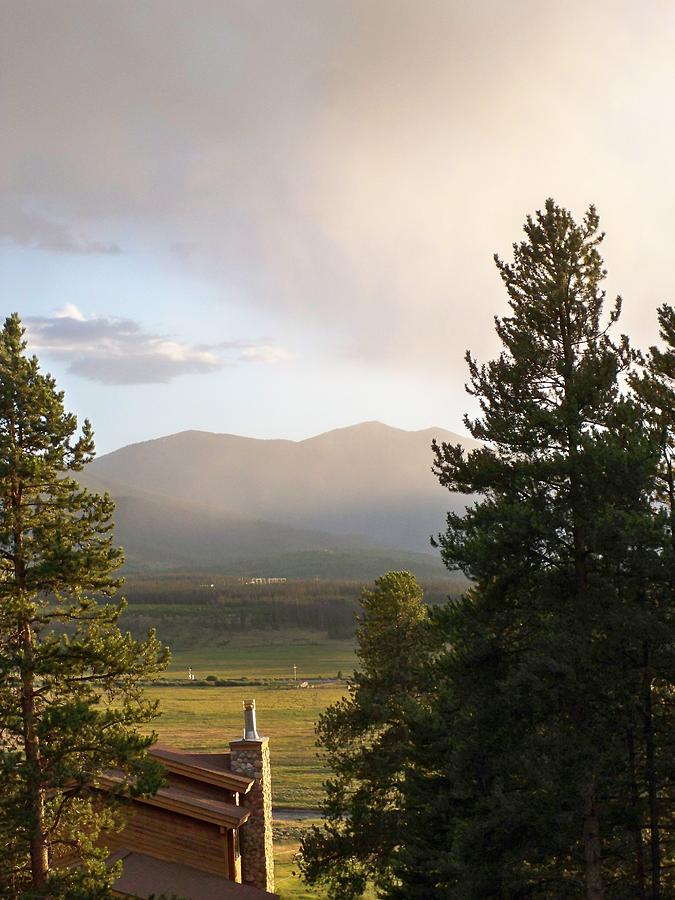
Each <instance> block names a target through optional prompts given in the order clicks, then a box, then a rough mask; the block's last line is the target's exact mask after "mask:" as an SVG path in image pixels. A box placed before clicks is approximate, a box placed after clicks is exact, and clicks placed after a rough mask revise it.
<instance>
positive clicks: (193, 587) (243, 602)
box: [121, 574, 461, 650]
mask: <svg viewBox="0 0 675 900" xmlns="http://www.w3.org/2000/svg"><path fill="white" fill-rule="evenodd" d="M362 588H363V585H362V583H361V582H358V581H318V580H317V581H314V580H313V581H302V580H292V581H286V582H283V583H279V584H258V583H251V581H250V580H249V579H239V578H224V577H222V576H221V577H214V576H213V575H212V574H208V575H204V576H200V575H197V576H193V575H192V574H190V575H186V574H179V575H171V576H156V577H145V578H133V579H130V580H129V581H128V582H127V584H126V585H125V596H126V598H127V601H128V606H127V608H126V610H125V612H124V614H123V616H122V620H121V622H122V626H123V627H126V628H128V629H129V630H130V631H131V632H132V634H133V635H134V636H141V635H143V634H145V633H147V631H148V629H149V628H156V629H157V633H158V635H159V637H160V638H161V640H163V641H164V642H166V643H168V644H169V645H170V646H171V647H173V648H174V649H176V650H180V649H189V648H191V647H196V646H225V645H226V644H227V643H229V641H230V640H231V637H232V635H233V634H241V633H243V632H246V631H270V630H271V631H275V630H281V629H299V628H301V629H307V630H311V631H316V632H319V633H320V634H321V635H322V636H324V637H326V638H330V639H348V638H351V637H353V636H354V631H355V627H356V614H357V611H358V608H359V596H360V593H361V590H362ZM423 589H424V597H425V602H426V603H428V604H430V605H435V604H439V603H443V602H445V601H446V600H447V599H448V597H449V596H457V595H458V594H459V593H460V590H461V589H460V587H459V586H458V583H457V582H456V581H454V582H453V581H448V582H427V583H425V584H424V585H423Z"/></svg>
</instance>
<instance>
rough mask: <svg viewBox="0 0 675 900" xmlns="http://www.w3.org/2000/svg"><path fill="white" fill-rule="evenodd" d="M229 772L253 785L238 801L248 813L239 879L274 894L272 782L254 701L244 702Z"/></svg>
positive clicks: (242, 831) (265, 740)
mask: <svg viewBox="0 0 675 900" xmlns="http://www.w3.org/2000/svg"><path fill="white" fill-rule="evenodd" d="M230 766H231V769H232V771H233V772H236V773H237V774H239V775H246V776H247V777H248V778H253V779H254V780H255V784H254V786H253V788H252V789H251V790H250V791H249V792H248V794H243V795H242V798H241V802H242V806H245V807H248V808H249V809H250V811H251V815H250V818H249V820H248V822H246V824H245V825H242V827H241V829H240V831H239V838H240V841H241V860H242V880H243V882H244V884H252V885H254V886H255V887H257V888H260V889H261V890H263V891H269V892H270V893H273V892H274V848H273V844H272V782H271V774H270V748H269V739H268V738H266V737H260V736H259V735H258V730H257V726H256V719H255V700H244V736H243V738H242V739H241V740H239V741H232V743H231V744H230Z"/></svg>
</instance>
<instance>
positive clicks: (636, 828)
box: [626, 727, 647, 900]
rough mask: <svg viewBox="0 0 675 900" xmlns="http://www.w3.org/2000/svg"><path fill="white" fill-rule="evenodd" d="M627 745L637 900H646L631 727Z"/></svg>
mask: <svg viewBox="0 0 675 900" xmlns="http://www.w3.org/2000/svg"><path fill="white" fill-rule="evenodd" d="M626 739H627V743H628V762H629V766H630V794H631V798H630V802H631V807H632V813H633V839H634V841H635V877H636V884H637V896H638V898H639V900H647V890H646V882H645V854H644V847H643V846H642V811H641V809H640V792H639V790H638V781H637V765H636V761H635V735H634V734H633V729H632V727H631V728H629V729H628V732H627V734H626Z"/></svg>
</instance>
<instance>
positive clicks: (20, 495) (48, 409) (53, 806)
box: [0, 314, 166, 897]
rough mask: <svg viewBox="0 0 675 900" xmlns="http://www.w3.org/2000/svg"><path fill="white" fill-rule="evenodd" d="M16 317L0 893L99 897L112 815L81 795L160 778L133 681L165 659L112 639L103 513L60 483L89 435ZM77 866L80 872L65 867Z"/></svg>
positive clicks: (2, 454)
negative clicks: (103, 836)
mask: <svg viewBox="0 0 675 900" xmlns="http://www.w3.org/2000/svg"><path fill="white" fill-rule="evenodd" d="M25 347H26V343H25V340H24V329H23V328H22V326H21V322H20V320H19V317H18V316H17V315H16V314H14V315H12V316H10V317H9V318H8V319H6V321H5V323H4V328H3V329H2V332H1V333H0V787H1V793H2V797H1V798H0V893H1V894H2V895H3V896H23V895H24V894H25V895H26V896H28V895H30V896H31V897H56V896H66V897H80V896H81V897H98V896H101V897H103V896H108V893H109V885H110V882H111V874H110V873H108V872H107V870H106V868H105V865H104V863H103V859H104V856H105V852H104V851H103V850H101V849H100V848H98V847H97V845H96V840H97V838H98V836H99V834H100V832H101V829H107V828H110V827H113V825H114V816H111V812H110V809H108V808H106V807H105V805H104V804H103V800H102V799H101V797H100V796H97V794H96V793H95V792H94V791H92V790H91V787H92V782H93V780H94V779H95V776H96V774H97V773H98V772H101V771H102V770H103V769H106V768H110V767H119V768H121V769H122V770H124V771H125V772H127V773H128V775H129V777H130V779H131V780H132V781H133V783H134V790H137V791H150V792H151V791H154V790H155V789H156V788H157V787H158V786H159V784H160V782H161V770H160V769H159V768H158V767H157V766H156V764H155V763H153V762H152V761H151V760H150V759H149V758H148V757H147V755H146V749H147V747H148V746H149V745H150V744H151V743H152V740H153V738H152V737H146V736H143V735H141V734H140V733H139V732H138V731H137V730H136V726H137V725H139V724H142V723H146V722H149V721H150V720H152V719H153V718H154V717H155V715H156V714H157V710H156V705H155V704H154V703H151V702H148V701H147V700H145V699H144V697H143V692H142V688H141V680H142V679H145V678H147V677H149V676H151V675H152V674H154V673H156V672H157V671H159V670H161V669H162V668H163V667H164V665H165V663H166V653H165V651H164V650H163V649H162V647H161V646H160V644H159V643H158V641H157V640H156V638H155V637H154V635H150V636H149V637H148V640H147V641H145V642H144V643H139V642H137V641H135V640H133V639H132V638H131V636H130V635H129V634H123V633H121V632H120V630H119V629H118V627H117V620H118V618H119V615H120V613H121V611H122V609H123V603H122V602H120V603H114V604H113V603H110V602H107V601H105V602H102V600H105V598H109V597H111V596H112V595H113V594H114V593H115V591H116V590H117V588H118V586H119V583H120V582H119V580H118V579H116V577H115V574H114V573H115V570H116V569H117V568H118V567H119V566H120V564H121V562H122V554H121V551H120V550H119V549H116V548H115V547H113V544H112V518H111V517H112V513H113V503H112V501H111V500H110V498H109V497H108V496H107V495H104V496H99V495H96V494H92V493H90V492H89V491H87V490H85V489H84V488H81V487H80V486H79V485H78V483H77V482H76V481H75V480H74V479H73V477H72V474H71V473H76V472H78V471H80V470H81V469H82V467H83V466H84V465H86V463H87V462H89V461H90V460H91V459H92V457H93V453H94V442H93V434H92V431H91V428H90V425H89V423H88V422H85V423H84V426H83V428H82V431H81V434H80V436H79V437H77V436H76V432H77V421H76V419H75V417H74V416H73V415H71V414H69V413H67V412H65V411H64V405H63V394H62V393H61V392H59V391H57V389H56V385H55V382H54V380H53V378H51V377H50V376H49V375H43V374H41V373H40V370H39V366H38V361H37V359H36V358H35V357H27V356H26V355H25V352H24V351H25ZM73 860H77V861H78V862H79V864H80V865H79V867H78V868H70V867H69V866H68V865H67V863H69V862H72V861H73Z"/></svg>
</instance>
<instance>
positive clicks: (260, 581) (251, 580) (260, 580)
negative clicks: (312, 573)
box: [246, 577, 288, 584]
mask: <svg viewBox="0 0 675 900" xmlns="http://www.w3.org/2000/svg"><path fill="white" fill-rule="evenodd" d="M287 581H288V579H287V578H260V577H256V578H249V579H248V581H247V582H246V584H286V582H287Z"/></svg>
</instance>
